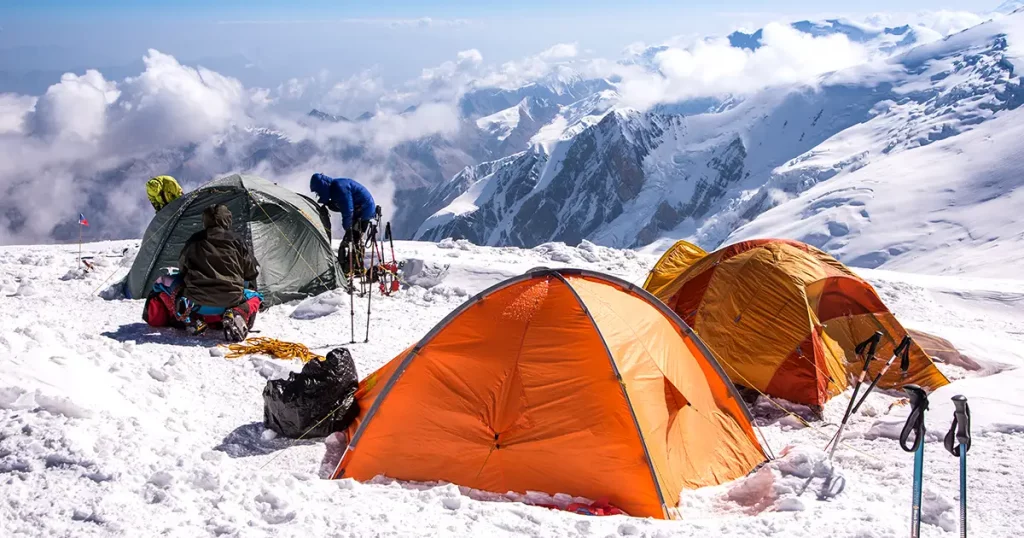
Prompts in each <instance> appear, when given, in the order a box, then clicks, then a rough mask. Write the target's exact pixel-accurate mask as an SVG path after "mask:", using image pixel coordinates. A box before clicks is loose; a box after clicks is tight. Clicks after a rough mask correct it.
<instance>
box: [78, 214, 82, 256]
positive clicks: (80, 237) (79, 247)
mask: <svg viewBox="0 0 1024 538" xmlns="http://www.w3.org/2000/svg"><path fill="white" fill-rule="evenodd" d="M78 267H82V219H78Z"/></svg>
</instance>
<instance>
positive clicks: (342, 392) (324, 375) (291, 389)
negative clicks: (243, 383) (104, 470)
mask: <svg viewBox="0 0 1024 538" xmlns="http://www.w3.org/2000/svg"><path fill="white" fill-rule="evenodd" d="M357 388H359V376H358V375H356V365H355V363H354V362H353V361H352V354H351V353H349V351H348V350H347V349H345V348H338V349H335V350H333V351H331V352H330V353H328V354H327V360H324V361H318V360H313V361H309V362H307V363H306V365H305V366H303V367H302V372H301V373H298V374H296V373H292V374H289V376H288V379H277V380H274V381H268V382H267V386H266V388H264V389H263V425H264V426H265V427H267V428H269V429H271V430H273V431H275V432H277V433H278V434H280V435H283V436H285V437H290V438H292V439H298V438H302V439H309V438H311V437H326V436H328V435H330V434H332V433H334V432H338V431H342V430H345V429H346V428H348V426H349V424H351V423H352V421H353V420H355V418H356V416H358V415H359V404H358V402H356V399H355V393H356V389H357Z"/></svg>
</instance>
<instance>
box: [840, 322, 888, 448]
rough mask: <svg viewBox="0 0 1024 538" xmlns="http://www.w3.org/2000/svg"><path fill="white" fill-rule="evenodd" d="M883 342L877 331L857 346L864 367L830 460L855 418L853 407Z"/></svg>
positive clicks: (856, 350) (857, 352)
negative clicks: (862, 356)
mask: <svg viewBox="0 0 1024 538" xmlns="http://www.w3.org/2000/svg"><path fill="white" fill-rule="evenodd" d="M881 340H882V332H881V331H877V332H875V334H873V335H871V336H870V337H869V338H868V339H867V340H865V341H863V342H861V343H859V344H857V347H856V349H855V350H854V352H855V353H856V354H857V355H858V356H860V355H861V354H862V353H865V351H867V353H866V354H865V355H864V367H863V368H861V370H860V377H858V378H857V384H855V385H854V386H853V395H852V396H850V403H848V404H846V412H845V413H843V421H842V422H841V423H840V424H839V430H838V431H836V436H835V437H834V438H833V442H832V449H831V450H829V451H828V459H830V460H831V459H832V455H833V454H835V452H836V448H837V447H838V446H839V443H840V442H841V441H842V440H843V430H844V429H846V423H847V422H848V421H849V420H850V417H851V416H853V413H852V411H853V405H854V402H856V401H857V393H858V392H860V386H861V385H862V384H863V383H864V379H865V378H866V377H867V375H868V366H870V365H871V360H872V359H874V358H875V350H876V349H878V342H880V341H881Z"/></svg>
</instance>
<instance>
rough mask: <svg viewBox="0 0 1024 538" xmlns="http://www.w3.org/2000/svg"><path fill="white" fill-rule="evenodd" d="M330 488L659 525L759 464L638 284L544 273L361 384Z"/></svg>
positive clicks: (689, 348)
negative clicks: (358, 483)
mask: <svg viewBox="0 0 1024 538" xmlns="http://www.w3.org/2000/svg"><path fill="white" fill-rule="evenodd" d="M357 397H358V399H359V405H360V409H362V411H361V413H360V416H359V418H358V419H357V420H356V422H355V423H354V424H353V425H352V426H351V427H350V428H349V431H348V434H349V438H350V439H351V443H350V444H349V446H348V449H347V450H346V452H345V455H344V456H343V457H342V459H341V461H340V463H339V465H338V468H337V470H336V471H335V474H334V477H335V478H342V477H351V478H355V479H357V480H368V479H371V478H373V477H375V476H377V475H385V476H389V477H392V478H396V479H401V480H415V481H437V480H441V481H447V482H452V483H455V484H458V485H461V486H467V487H470V488H474V489H479V490H485V491H491V492H498V493H505V492H509V491H515V492H526V491H542V492H547V493H549V494H555V493H567V494H570V495H577V496H582V497H588V498H591V499H600V498H602V497H605V498H608V500H609V501H610V502H611V504H613V505H614V506H617V507H619V508H621V509H623V510H624V511H625V512H626V513H628V514H631V515H634V516H649V517H656V518H665V517H672V516H673V515H674V514H675V510H674V508H675V506H676V505H677V504H678V502H679V494H680V491H681V490H682V489H683V488H697V487H701V486H708V485H714V484H720V483H722V482H725V481H728V480H732V479H735V478H737V477H740V476H743V475H745V474H747V473H748V472H750V471H751V470H752V469H753V468H754V467H755V466H757V465H758V464H760V463H761V462H763V461H764V460H765V456H764V452H763V451H762V449H761V446H760V444H759V443H758V442H757V440H756V438H755V436H754V430H753V427H752V426H751V422H750V416H749V415H748V413H747V410H746V407H745V406H744V405H743V402H742V401H741V400H740V398H739V396H738V395H737V393H736V389H735V387H734V386H733V385H732V383H730V382H729V380H728V378H727V377H726V376H725V374H724V373H723V372H722V370H721V369H720V367H719V366H718V364H717V363H716V362H715V360H714V359H713V358H711V356H710V355H709V354H708V353H707V351H706V349H705V347H704V345H703V344H702V343H701V342H700V340H699V339H697V337H696V336H694V335H693V333H692V332H691V331H690V330H689V328H688V327H686V326H685V325H684V324H683V323H682V322H681V321H680V320H679V318H678V317H677V316H676V315H675V314H674V313H672V311H671V310H669V309H668V308H667V307H665V306H664V305H663V304H662V303H661V302H659V301H658V300H657V299H655V298H654V297H653V296H651V295H650V294H648V293H646V292H644V291H643V290H642V289H640V288H639V287H637V286H634V285H632V284H630V283H628V282H625V281H622V280H619V279H617V278H614V277H609V276H604V275H601V274H597V273H592V272H588V271H581V270H570V269H565V270H550V269H541V270H537V271H534V272H531V273H528V274H525V275H522V276H519V277H515V278H512V279H510V280H507V281H505V282H502V283H500V284H498V285H496V286H494V287H492V288H490V289H488V290H486V291H484V292H483V293H481V294H480V295H477V296H476V297H474V298H473V299H470V300H469V301H467V302H466V303H465V304H463V305H462V306H461V307H459V308H458V309H456V310H455V311H454V312H452V313H451V314H450V315H449V316H448V317H447V318H446V319H445V320H443V321H442V322H441V323H440V324H439V325H437V326H436V327H435V328H434V329H433V330H431V331H430V333H428V334H427V335H426V336H425V337H424V338H423V339H422V340H421V341H420V342H419V343H418V344H416V345H415V346H413V347H411V348H409V349H407V350H405V351H403V352H402V353H401V354H399V355H398V356H397V357H395V358H394V359H393V360H392V361H391V362H390V363H388V364H387V365H385V366H383V367H382V368H381V369H380V370H378V371H377V372H375V373H374V374H372V375H370V376H369V377H368V378H366V379H365V380H364V381H363V382H362V383H361V385H360V389H359V392H358V393H357Z"/></svg>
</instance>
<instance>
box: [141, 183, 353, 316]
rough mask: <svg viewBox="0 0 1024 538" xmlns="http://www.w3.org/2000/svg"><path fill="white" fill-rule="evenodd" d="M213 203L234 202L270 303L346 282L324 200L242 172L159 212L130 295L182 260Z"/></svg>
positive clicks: (235, 223) (236, 220)
mask: <svg viewBox="0 0 1024 538" xmlns="http://www.w3.org/2000/svg"><path fill="white" fill-rule="evenodd" d="M213 204H224V205H226V206H227V207H228V209H230V210H231V214H232V217H233V218H232V227H233V228H234V231H235V233H237V234H238V235H239V237H241V238H242V239H243V240H244V241H246V242H247V243H248V245H249V247H250V248H251V249H252V251H253V254H254V255H255V257H256V261H257V262H259V265H260V276H259V279H258V280H257V283H256V284H257V287H258V289H259V291H260V292H261V293H262V294H263V296H264V301H265V303H266V304H269V305H274V304H279V303H282V302H286V301H290V300H293V299H300V298H303V297H308V296H310V295H316V294H318V293H321V292H324V291H326V290H329V289H334V288H336V287H337V286H338V283H339V282H341V280H342V277H341V271H340V269H339V268H338V264H337V260H336V259H335V256H334V253H333V251H332V250H331V239H330V231H329V230H330V228H329V222H330V221H329V220H326V222H325V220H324V219H323V218H322V217H321V214H320V212H319V207H318V206H317V204H316V203H315V202H314V201H313V200H311V199H309V198H307V197H305V196H303V195H301V194H297V193H295V192H292V191H290V190H288V189H285V188H283V187H279V186H277V185H275V184H274V183H271V182H270V181H267V180H265V179H262V178H259V177H256V176H247V175H238V174H235V175H232V176H228V177H225V178H221V179H217V180H214V181H211V182H210V183H207V184H206V185H203V186H202V187H200V188H198V189H196V190H194V191H192V192H189V193H187V194H185V195H184V196H182V197H181V198H178V199H177V200H175V201H173V202H171V203H170V204H168V205H167V206H166V207H164V208H163V209H161V210H160V212H159V213H157V215H156V216H155V217H154V218H153V221H152V222H151V223H150V224H149V227H148V228H147V229H146V233H145V234H144V235H143V236H142V245H141V247H140V248H139V253H138V255H137V256H136V258H135V262H134V263H133V264H132V268H131V271H129V273H128V276H127V277H126V279H125V283H124V292H125V296H126V297H128V298H136V299H141V298H143V297H146V296H147V295H148V294H149V292H150V290H151V289H152V287H153V283H154V282H155V281H156V279H157V278H159V276H160V275H161V274H164V273H163V269H164V268H167V267H177V265H178V255H179V254H180V253H181V249H182V247H184V245H185V241H187V240H188V238H189V237H190V236H191V235H192V234H194V233H195V232H198V231H200V230H202V229H203V223H202V213H203V210H204V209H206V208H207V207H209V206H211V205H213ZM325 224H327V225H328V227H325Z"/></svg>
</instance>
